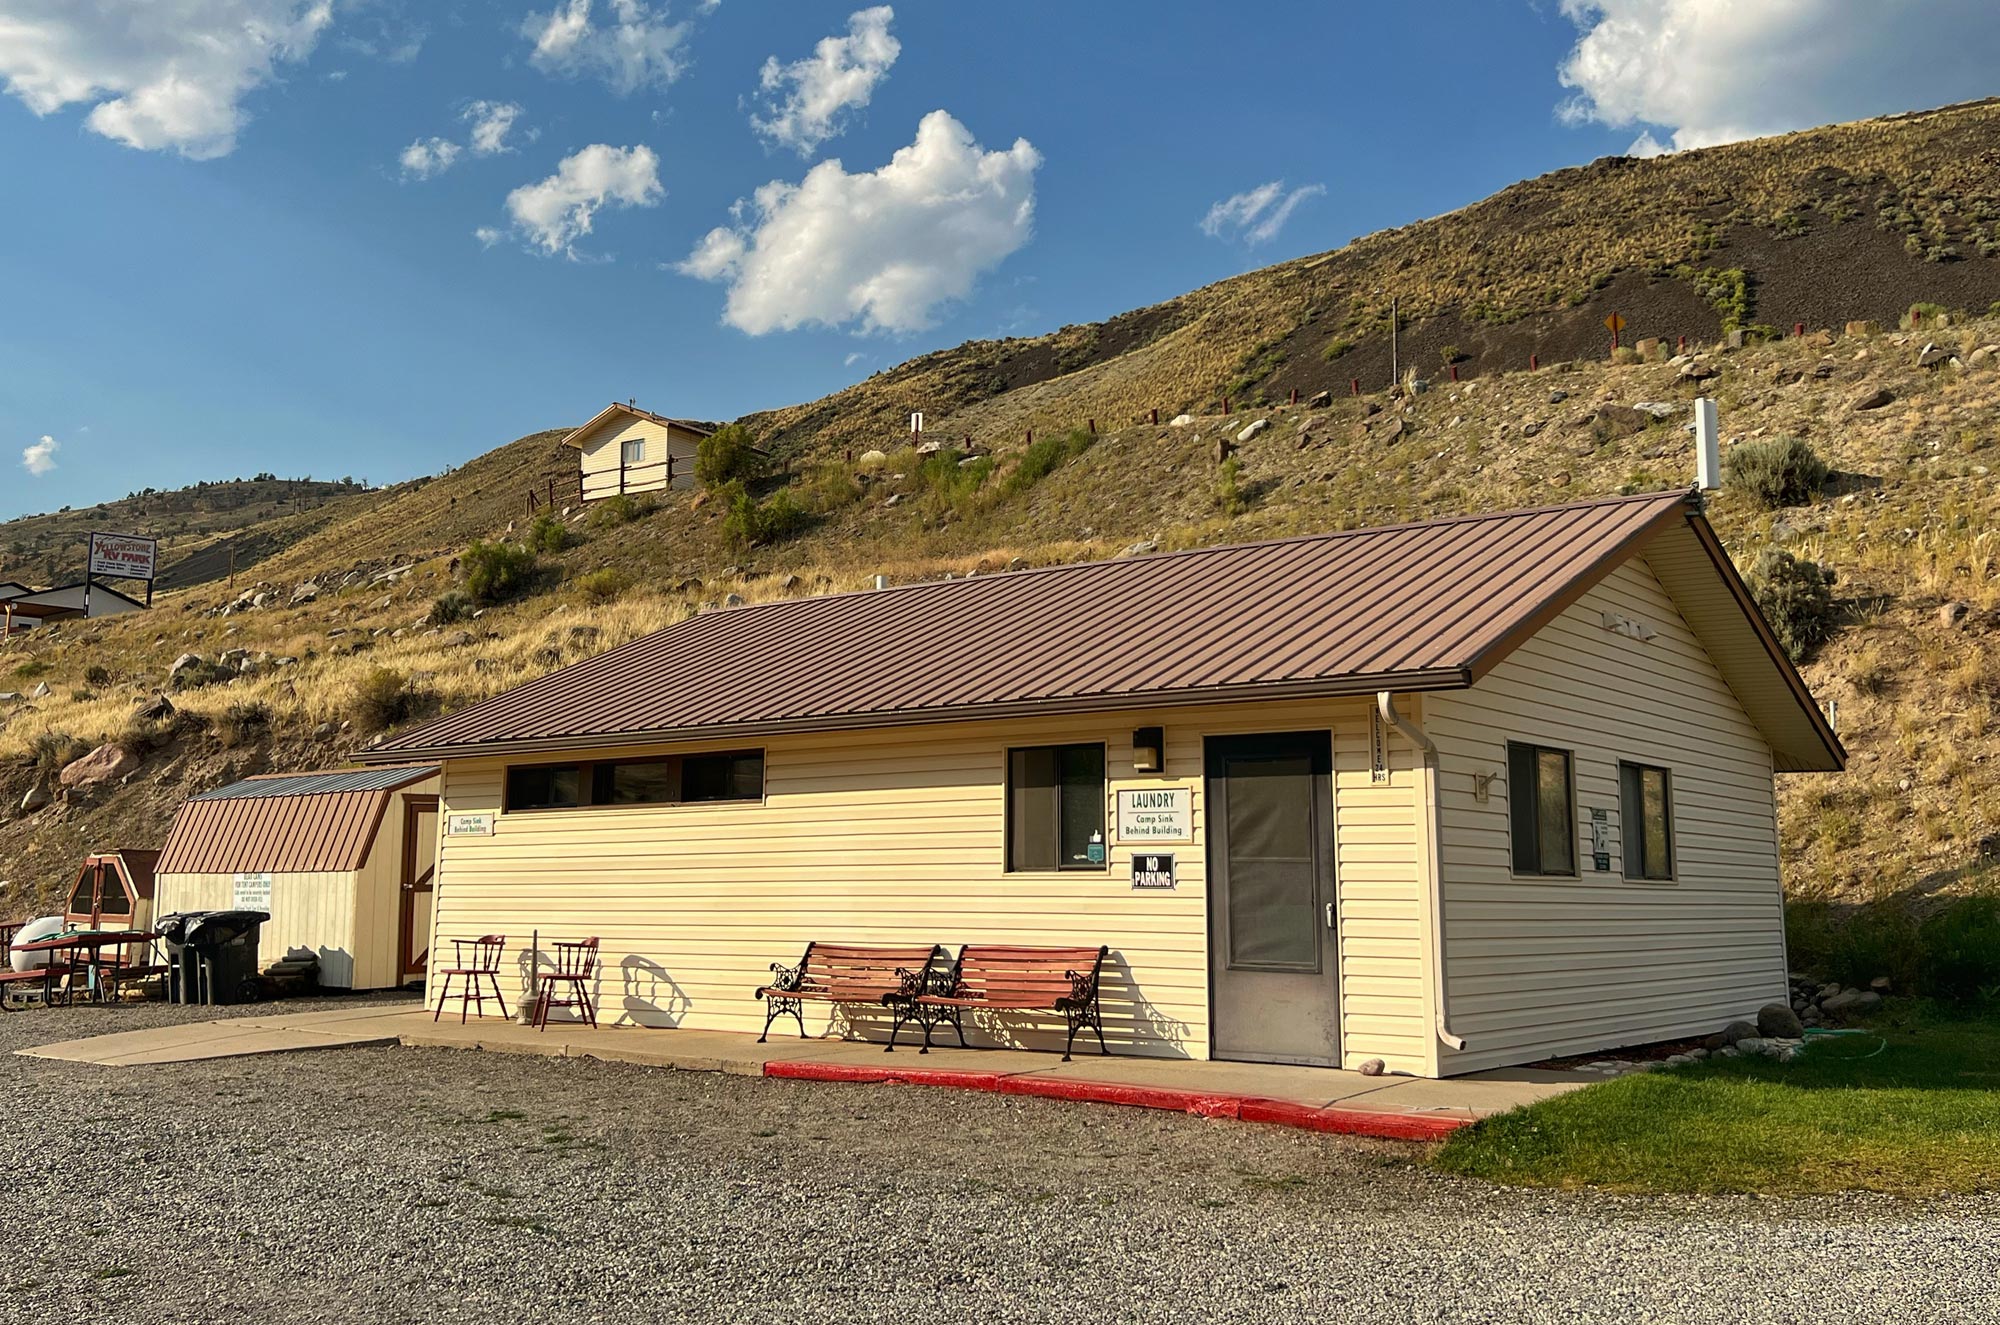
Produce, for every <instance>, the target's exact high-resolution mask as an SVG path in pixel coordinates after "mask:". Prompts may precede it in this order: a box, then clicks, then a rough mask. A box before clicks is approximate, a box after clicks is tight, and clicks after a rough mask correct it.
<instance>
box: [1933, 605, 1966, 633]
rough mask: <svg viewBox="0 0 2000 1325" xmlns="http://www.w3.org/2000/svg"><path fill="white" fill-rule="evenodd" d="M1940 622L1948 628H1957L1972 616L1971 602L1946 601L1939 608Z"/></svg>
mask: <svg viewBox="0 0 2000 1325" xmlns="http://www.w3.org/2000/svg"><path fill="white" fill-rule="evenodd" d="M1937 616H1938V624H1939V625H1940V626H1943V627H1944V628H1945V629H1946V630H1957V629H1959V628H1961V627H1962V626H1964V625H1965V623H1966V621H1967V620H1969V619H1970V618H1971V616H1972V604H1970V603H1958V602H1953V603H1946V604H1945V605H1944V606H1942V607H1940V608H1939V609H1938V614H1937Z"/></svg>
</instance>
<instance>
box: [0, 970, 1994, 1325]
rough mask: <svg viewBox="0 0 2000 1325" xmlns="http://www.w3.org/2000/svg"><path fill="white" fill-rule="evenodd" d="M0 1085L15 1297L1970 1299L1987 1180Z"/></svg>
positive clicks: (1103, 1113)
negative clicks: (1621, 1173)
mask: <svg viewBox="0 0 2000 1325" xmlns="http://www.w3.org/2000/svg"><path fill="white" fill-rule="evenodd" d="M351 1003H352V1000H346V1001H344V1003H342V1004H332V1006H343V1005H351ZM289 1006H291V1007H293V1008H302V1007H303V1006H304V1005H301V1004H292V1005H289ZM268 1010H269V1009H268V1008H264V1009H245V1010H244V1011H246V1012H258V1011H268ZM188 1015H189V1013H188V1012H187V1011H183V1010H180V1009H172V1008H165V1007H160V1006H147V1007H125V1008H115V1009H101V1008H77V1009H68V1010H65V1009H57V1010H53V1011H41V1010H34V1011H29V1012H24V1013H21V1014H19V1015H14V1016H8V1017H5V1018H0V1050H5V1051H11V1050H14V1049H17V1048H20V1047H23V1046H25V1045H31V1044H36V1043H44V1042H48V1041H52V1040H60V1039H70V1038H75V1037H78V1036H82V1035H89V1034H96V1033H100V1032H105V1031H111V1030H129V1029H134V1028H136V1027H139V1026H142V1025H156V1024H160V1023H163V1022H167V1021H173V1020H180V1019H186V1018H187V1016H188ZM0 1101H4V1102H5V1108H6V1111H7V1114H8V1117H7V1125H6V1129H5V1136H4V1140H0V1162H4V1168H5V1171H6V1172H7V1173H8V1174H9V1175H10V1176H9V1178H8V1179H7V1185H6V1189H5V1190H4V1192H0V1230H4V1231H0V1294H4V1301H5V1303H6V1305H7V1308H8V1310H7V1313H6V1314H7V1316H8V1317H9V1318H11V1319H17V1320H18V1319H26V1318H28V1317H29V1316H30V1314H35V1313H41V1312H44V1311H49V1312H55V1311H61V1312H64V1313H67V1314H69V1315H73V1316H75V1317H77V1318H92V1319H109V1320H129V1321H201V1322H214V1321H221V1320H225V1319H228V1320H231V1321H245V1322H253V1321H272V1322H342V1323H344V1325H349V1323H351V1325H361V1323H364V1322H396V1323H397V1325H402V1323H403V1322H416V1321H502V1320H514V1319H537V1318H538V1319H540V1320H545V1321H550V1322H569V1321H599V1320H605V1319H612V1320H628V1319H629V1320H669V1319H671V1320H686V1321H711V1320H715V1321H721V1320H744V1319H751V1320H777V1319H784V1318H803V1319H827V1320H839V1321H876V1320H881V1321H891V1320H893V1321H912V1320H943V1321H957V1320H971V1319H975V1318H976V1319H979V1320H981V1321H986V1322H992V1321H1048V1320H1052V1319H1057V1318H1068V1317H1072V1316H1075V1317H1083V1318H1089V1319H1095V1320H1117V1321H1126V1320H1129V1321H1211V1320H1230V1321H1249V1322H1267V1321H1268V1322H1275V1321H1316V1322H1323V1321H1339V1320H1358V1319H1368V1320H1378V1319H1379V1320H1394V1321H1544V1320H1546V1321H1564V1322H1579V1321H1617V1322H1621V1323H1622V1322H1633V1321H1652V1320H1659V1321H1729V1322H1740V1321H1759V1322H1762V1321H1811V1322H1821V1323H1825V1322H1847V1321H1853V1322H1863V1321H1865V1322H1871V1323H1872V1322H1884V1321H1896V1322H1903V1321H1909V1322H1919V1321H1953V1322H1957V1321H1968V1320H1992V1319H2000V1268H1996V1266H2000V1260H1996V1257H1995V1255H1994V1248H1995V1247H1996V1246H2000V1200H1994V1199H1985V1198H1982V1199H1977V1200H1960V1201H1953V1202H1945V1203H1936V1204H1927V1205H1921V1206H1918V1205H1910V1204H1904V1203H1897V1202H1893V1201H1888V1200H1882V1199H1872V1198H1871V1199H1866V1200H1852V1201H1843V1202H1814V1203H1809V1204H1806V1203H1789V1202H1775V1201H1759V1200H1751V1199H1743V1200H1722V1201H1718V1200H1704V1201H1686V1202H1665V1201H1658V1200H1633V1199H1624V1198H1617V1197H1607V1196H1601V1195H1596V1194H1590V1193H1550V1192H1515V1191H1507V1190H1500V1189H1494V1188H1490V1187H1484V1186H1479V1185H1474V1184H1469V1183H1465V1182H1461V1181H1458V1180H1454V1179H1448V1178H1444V1177H1441V1176H1438V1175H1435V1174H1432V1173H1430V1172H1428V1171H1427V1170H1425V1169H1424V1168H1423V1167H1422V1166H1421V1165H1420V1164H1419V1163H1418V1162H1417V1161H1418V1160H1419V1158H1420V1156H1421V1151H1420V1150H1419V1149H1418V1148H1416V1147H1411V1146H1407V1145H1403V1144H1400V1143H1392V1142H1369V1141H1359V1140H1351V1139H1342V1138H1330V1137H1323V1136H1318V1135H1314V1134H1310V1133H1304V1132H1296V1131H1289V1130H1285V1129H1279V1128H1266V1127H1256V1126H1250V1125H1244V1124H1239V1123H1216V1122H1204V1121H1201V1120H1198V1119H1193V1118H1187V1117H1181V1116H1177V1115H1168V1114H1161V1113H1153V1112H1148V1111H1141V1110H1130V1109H1115V1108H1106V1107H1102V1106H1092V1105H1071V1104H1063V1103H1057V1102H1053V1101H1045V1100H1033V1099H1018V1098H1011V1097H1001V1096H990V1095H978V1094H961V1093H958V1092H952V1091H940V1090H927V1089H920V1088H896V1087H856V1086H841V1085H815V1084H808V1083H800V1082H784V1081H764V1080H755V1079H743V1078H733V1077H723V1076H715V1075H709V1074H706V1073H685V1072H664V1071H657V1070H652V1069H647V1068H639V1067H632V1066H627V1065H622V1064H611V1063H597V1062H590V1061H580V1060H561V1059H541V1058H528V1057H502V1056H496V1055H489V1054H479V1053H468V1052H455V1051H449V1050H417V1049H394V1048H389V1049H356V1050H338V1051H324V1052H317V1053H305V1054H288V1055H279V1056H274V1057H267V1058H250V1059H234V1060H224V1061H219V1062H213V1063H207V1064H194V1065H188V1066H178V1067H157V1068H101V1067H91V1066H85V1065H77V1064H67V1063H58V1062H49V1061H43V1060H38V1059H28V1058H20V1057H16V1056H14V1055H13V1054H12V1053H11V1052H5V1053H0Z"/></svg>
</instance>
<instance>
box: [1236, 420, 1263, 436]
mask: <svg viewBox="0 0 2000 1325" xmlns="http://www.w3.org/2000/svg"><path fill="white" fill-rule="evenodd" d="M1270 426H1271V421H1270V420H1269V419H1258V420H1256V421H1255V422H1253V423H1250V424H1247V425H1245V427H1244V429H1243V431H1242V432H1239V433H1237V434H1236V440H1237V441H1238V442H1247V441H1249V440H1250V439H1251V438H1253V437H1255V436H1256V435H1257V434H1258V433H1260V432H1262V431H1264V429H1266V428H1268V427H1270Z"/></svg>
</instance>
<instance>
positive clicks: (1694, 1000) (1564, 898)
mask: <svg viewBox="0 0 2000 1325" xmlns="http://www.w3.org/2000/svg"><path fill="white" fill-rule="evenodd" d="M1606 614H1611V615H1612V616H1614V617H1616V618H1622V619H1624V620H1627V621H1633V622H1639V623H1643V624H1644V626H1646V627H1649V628H1650V629H1651V630H1652V631H1653V632H1654V633H1653V635H1652V637H1651V638H1650V639H1646V640H1643V641H1642V640H1639V639H1634V638H1631V637H1629V636H1627V635H1625V634H1620V633H1617V632H1614V631H1613V630H1610V629H1607V627H1606V624H1605V617H1606ZM1427 712H1428V728H1429V731H1430V734H1431V736H1432V738H1433V739H1434V740H1435V741H1436V742H1437V744H1438V747H1439V752H1440V788H1441V792H1440V813H1441V816H1442V822H1443V826H1444V832H1443V858H1444V866H1443V874H1444V880H1445V884H1444V894H1443V903H1444V911H1445V943H1446V948H1445V964H1446V971H1447V973H1448V978H1449V986H1448V994H1447V1003H1448V1006H1449V1009H1450V1012H1451V1020H1452V1029H1453V1030H1454V1031H1455V1032H1456V1033H1457V1034H1459V1035H1461V1036H1463V1037H1465V1039H1466V1040H1467V1042H1468V1043H1467V1047H1466V1049H1465V1050H1464V1051H1463V1052H1462V1053H1453V1052H1451V1051H1450V1050H1444V1051H1442V1052H1443V1054H1444V1062H1443V1070H1444V1071H1445V1072H1446V1073H1447V1074H1449V1073H1453V1072H1464V1071H1473V1070H1477V1069H1479V1068H1484V1067H1495V1066H1500V1065H1503V1064H1510V1063H1519V1062H1525V1061H1530V1060H1532V1059H1535V1058H1538V1057H1543V1056H1547V1055H1551V1054H1556V1053H1569V1052H1577V1053H1581V1052H1594V1051H1596V1050H1599V1049H1604V1048H1610V1047H1615V1046H1619V1045H1627V1044H1636V1043H1643V1042H1646V1041H1652V1040H1661V1039H1668V1038H1672V1037H1676V1036H1681V1035H1691V1034H1697V1033H1699V1034H1707V1033H1710V1032H1713V1031H1716V1030H1719V1029H1721V1027H1722V1026H1723V1025H1724V1024H1725V1023H1726V1022H1728V1021H1729V1020H1731V1019H1733V1018H1735V1017H1739V1016H1742V1015H1744V1014H1745V1013H1754V1011H1755V1010H1756V1009H1757V1008H1758V1007H1759V1006H1761V1005H1762V1004H1764V1003H1767V1002H1771V1001H1773V1000H1777V1001H1783V1000H1784V998H1785V991H1786V986H1785V942H1784V911H1783V901H1782V894H1781V891H1780V885H1779V876H1778V847H1777V820H1776V803H1775V796H1774V790H1773V784H1772V759H1771V752H1770V749H1769V747H1768V745H1767V744H1766V743H1765V741H1764V739H1763V738H1762V736H1760V735H1759V733H1758V731H1757V729H1756V728H1755V727H1754V726H1753V725H1752V724H1751V722H1750V720H1749V717H1748V716H1747V715H1746V714H1745V712H1744V711H1743V708H1742V706H1741V705H1740V704H1739V703H1738V702H1737V700H1736V698H1735V696H1734V695H1733V694H1732V693H1731V692H1730V690H1729V688H1728V686H1727V685H1726V684H1724V682H1723V680H1722V677H1721V675H1720V674H1719V673H1718V672H1717V671H1716V669H1715V667H1714V666H1713V664H1711V663H1710V661H1709V659H1708V656H1707V654H1706V653H1704V652H1703V650H1702V647H1701V645H1700V643H1699V642H1698V641H1697V640H1696V639H1695V637H1694V635H1693V634H1692V632H1690V631H1689V629H1688V628H1687V626H1686V624H1685V623H1684V622H1683V621H1682V619H1681V617H1680V614H1679V613H1678V612H1677V611H1676V609H1675V607H1674V604H1673V602H1672V600H1671V599H1669V598H1668V597H1667V595H1666V593H1665V591H1664V590H1663V589H1662V588H1661V587H1660V584H1659V582H1658V581H1657V580H1656V579H1655V578H1654V577H1653V574H1652V572H1651V571H1650V570H1649V569H1648V568H1647V567H1646V565H1645V563H1644V562H1643V561H1633V562H1629V563H1627V564H1626V565H1625V566H1623V567H1621V568H1620V569H1619V570H1617V571H1616V572H1614V573H1613V574H1612V575H1611V576H1610V577H1609V578H1608V579H1607V580H1606V581H1604V582H1603V583H1602V584H1600V585H1599V586H1598V587H1597V588H1595V589H1594V590H1592V591H1591V592H1590V593H1589V594H1588V595H1586V596H1585V597H1584V598H1583V600H1582V601H1581V602H1579V603H1578V604H1577V605H1576V606H1575V607H1573V608H1571V609H1570V610H1569V611H1568V612H1566V613H1564V614H1563V615H1562V616H1561V617H1560V618H1559V619H1558V620H1556V621H1555V622H1554V623H1552V624H1551V625H1550V626H1549V627H1548V628H1547V629H1545V630H1543V631H1542V632H1540V633H1539V634H1538V635H1536V636H1535V637H1534V638H1533V639H1531V640H1530V641H1528V642H1527V643H1526V644H1524V645H1523V646H1522V647H1521V648H1520V649H1519V650H1517V651H1516V652H1515V653H1514V654H1512V655H1511V656H1510V657H1509V658H1508V659H1507V660H1506V661H1505V662H1503V663H1501V664H1500V665H1499V666H1498V667H1497V668H1495V669H1494V671H1493V672H1492V673H1491V674H1489V675H1488V676H1487V677H1485V678H1484V679H1482V680H1481V681H1480V683H1479V684H1478V685H1477V686H1475V687H1474V688H1473V689H1471V690H1469V691H1463V692H1453V693H1448V694H1440V695H1435V696H1433V697H1431V700H1430V703H1429V706H1428V710H1427ZM1510 738H1511V739H1514V740H1521V741H1527V742H1530V743H1533V744H1538V745H1547V746H1556V747H1560V748H1563V749H1567V750H1570V751H1572V752H1573V756H1574V768H1575V774H1574V776H1575V784H1576V786H1575V789H1576V814H1577V837H1578V840H1577V859H1578V863H1579V864H1580V866H1581V871H1582V872H1581V873H1580V874H1579V875H1578V877H1576V878H1568V879H1547V878H1521V877H1516V876H1515V875H1514V874H1513V872H1512V869H1513V867H1512V855H1511V848H1510V845H1509V836H1508V813H1507V803H1508V802H1507V798H1508V795H1509V792H1510V789H1509V788H1508V787H1507V785H1506V780H1507V779H1506V775H1507V752H1506V742H1507V741H1508V740H1509V739H1510ZM1620 760H1631V761H1634V762H1638V763H1645V764H1653V765H1659V766H1664V767H1666V768H1668V769H1670V770H1671V771H1672V787H1673V793H1672V794H1673V800H1672V804H1673V824H1674V834H1675V843H1674V845H1675V856H1676V863H1677V866H1678V869H1677V878H1676V879H1675V881H1674V882H1671V883H1655V882H1644V881H1639V880H1628V879H1626V878H1625V877H1624V854H1623V848H1622V841H1621V838H1620V832H1621V830H1622V825H1621V824H1620V823H1619V786H1618V764H1619V761H1620ZM1482 774H1483V775H1490V776H1491V777H1492V782H1491V784H1490V788H1489V791H1488V794H1487V796H1486V798H1485V799H1480V798H1479V797H1478V796H1477V795H1476V793H1475V783H1474V778H1475V775H1482ZM1593 808H1603V809H1605V810H1607V811H1608V812H1609V813H1608V817H1609V820H1610V825H1611V839H1610V866H1611V867H1610V869H1609V870H1608V871H1602V872H1600V871H1598V870H1596V869H1594V868H1593V862H1592V859H1591V850H1590V847H1591V840H1590V827H1589V820H1590V811H1591V809H1593Z"/></svg>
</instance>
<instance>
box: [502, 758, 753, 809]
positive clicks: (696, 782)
mask: <svg viewBox="0 0 2000 1325" xmlns="http://www.w3.org/2000/svg"><path fill="white" fill-rule="evenodd" d="M763 797H764V752H763V751H762V750H731V751H724V752H721V753H717V754H694V755H665V756H662V757H660V758H656V759H605V760H591V761H585V762H580V763H574V764H518V765H515V766H514V767H512V768H509V769H508V770H507V800H506V805H507V809H508V810H510V811H511V810H569V809H580V808H584V807H601V806H617V805H682V804H687V803H690V802H696V801H755V800H762V799H763Z"/></svg>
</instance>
